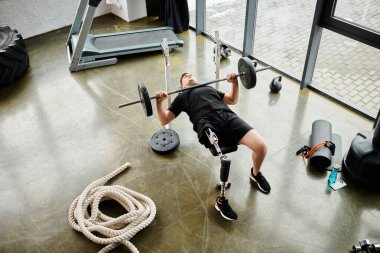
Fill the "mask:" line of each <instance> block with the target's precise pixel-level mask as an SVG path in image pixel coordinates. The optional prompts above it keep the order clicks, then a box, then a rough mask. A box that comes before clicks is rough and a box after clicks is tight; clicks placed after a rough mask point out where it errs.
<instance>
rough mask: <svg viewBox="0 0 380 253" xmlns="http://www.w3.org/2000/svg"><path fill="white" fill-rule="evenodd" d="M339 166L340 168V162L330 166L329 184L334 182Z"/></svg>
mask: <svg viewBox="0 0 380 253" xmlns="http://www.w3.org/2000/svg"><path fill="white" fill-rule="evenodd" d="M340 168H341V166H340V164H334V165H333V166H332V169H331V173H330V176H329V185H331V184H333V183H335V181H336V177H337V176H338V173H339V170H340Z"/></svg>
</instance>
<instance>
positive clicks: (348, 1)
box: [334, 0, 380, 31]
mask: <svg viewBox="0 0 380 253" xmlns="http://www.w3.org/2000/svg"><path fill="white" fill-rule="evenodd" d="M334 16H337V17H340V18H343V19H345V20H348V21H351V22H354V23H357V24H359V25H361V26H366V27H369V28H371V29H373V30H376V31H380V1H379V0H337V3H336V6H335V13H334Z"/></svg>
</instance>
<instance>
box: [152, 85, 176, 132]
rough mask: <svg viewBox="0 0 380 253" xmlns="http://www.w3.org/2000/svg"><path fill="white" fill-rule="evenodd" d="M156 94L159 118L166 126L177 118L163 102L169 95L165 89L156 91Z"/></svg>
mask: <svg viewBox="0 0 380 253" xmlns="http://www.w3.org/2000/svg"><path fill="white" fill-rule="evenodd" d="M156 96H157V99H156V104H157V114H158V119H159V120H160V123H161V125H163V126H165V125H167V124H169V123H170V122H171V121H172V120H173V119H175V115H174V113H172V112H171V111H169V110H166V109H165V108H164V103H163V102H164V101H165V100H166V98H167V97H168V94H167V93H166V92H164V91H159V92H157V93H156Z"/></svg>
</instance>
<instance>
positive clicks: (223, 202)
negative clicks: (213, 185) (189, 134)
mask: <svg viewBox="0 0 380 253" xmlns="http://www.w3.org/2000/svg"><path fill="white" fill-rule="evenodd" d="M206 135H207V137H208V139H209V141H210V144H211V145H212V146H213V147H214V149H215V150H214V151H216V155H217V156H219V158H220V163H221V166H220V195H219V196H218V197H217V198H216V204H215V208H216V210H218V211H219V212H220V214H221V215H222V217H223V218H225V219H227V220H236V219H237V214H236V213H235V212H234V211H233V210H232V208H231V207H230V205H229V204H228V200H227V198H226V197H225V191H226V188H228V187H229V186H230V185H231V184H230V183H229V182H228V175H229V173H230V165H231V160H229V159H228V157H227V156H226V155H225V154H223V153H222V151H221V149H220V147H219V144H218V137H217V136H216V134H215V133H214V132H213V131H212V130H211V129H210V128H208V129H207V130H206ZM235 150H236V149H235ZM212 153H213V154H214V155H215V152H212Z"/></svg>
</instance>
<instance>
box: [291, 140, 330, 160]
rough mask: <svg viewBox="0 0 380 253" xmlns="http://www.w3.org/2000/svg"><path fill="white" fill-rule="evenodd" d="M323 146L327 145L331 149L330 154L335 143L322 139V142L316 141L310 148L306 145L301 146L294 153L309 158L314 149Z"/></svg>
mask: <svg viewBox="0 0 380 253" xmlns="http://www.w3.org/2000/svg"><path fill="white" fill-rule="evenodd" d="M323 147H328V148H329V149H330V151H331V154H332V155H334V153H335V144H334V143H332V142H331V141H324V142H321V143H318V144H317V145H315V146H314V147H313V148H310V147H308V146H303V147H302V148H301V149H299V150H298V151H297V153H296V155H301V156H302V157H304V158H306V159H309V158H310V157H311V156H312V155H313V154H314V153H315V151H317V150H319V149H321V148H323Z"/></svg>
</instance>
